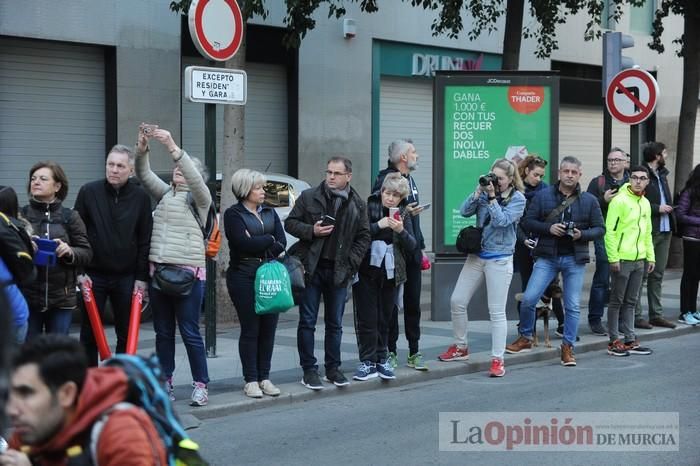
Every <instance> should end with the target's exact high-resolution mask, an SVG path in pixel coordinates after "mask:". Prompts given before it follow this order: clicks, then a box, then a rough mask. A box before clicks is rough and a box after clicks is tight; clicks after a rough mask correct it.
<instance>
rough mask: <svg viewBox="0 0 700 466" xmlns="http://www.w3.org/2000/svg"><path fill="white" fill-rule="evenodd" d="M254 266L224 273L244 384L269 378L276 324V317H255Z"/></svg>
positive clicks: (255, 267)
mask: <svg viewBox="0 0 700 466" xmlns="http://www.w3.org/2000/svg"><path fill="white" fill-rule="evenodd" d="M258 266H259V264H255V266H250V264H243V265H242V266H241V267H240V268H238V267H234V268H233V269H231V268H229V270H228V272H227V273H226V285H227V286H228V294H229V296H230V297H231V301H233V305H234V306H235V307H236V313H237V314H238V320H239V322H240V324H241V336H240V337H239V339H238V353H239V356H240V358H241V366H242V369H243V378H244V379H245V381H246V383H248V382H262V381H263V380H265V379H269V378H270V366H271V364H272V350H273V347H274V345H275V332H276V331H277V321H278V320H279V314H264V315H258V314H256V313H255V272H256V271H257V267H258Z"/></svg>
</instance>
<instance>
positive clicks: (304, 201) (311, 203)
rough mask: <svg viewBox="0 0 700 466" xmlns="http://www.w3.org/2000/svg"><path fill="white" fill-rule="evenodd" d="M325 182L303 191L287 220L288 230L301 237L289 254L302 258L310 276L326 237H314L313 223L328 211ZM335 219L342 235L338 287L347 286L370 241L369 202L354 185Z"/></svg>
mask: <svg viewBox="0 0 700 466" xmlns="http://www.w3.org/2000/svg"><path fill="white" fill-rule="evenodd" d="M325 183H326V182H325V181H322V182H321V184H319V185H318V186H316V187H315V188H310V189H307V190H306V191H304V192H302V193H301V196H299V199H298V200H297V202H296V203H295V204H294V207H293V208H292V211H291V212H290V213H289V216H288V217H287V219H286V220H285V221H284V228H285V230H286V231H287V232H288V233H289V234H290V235H292V236H295V237H297V238H299V242H297V243H296V244H294V246H292V247H291V248H290V250H289V253H290V254H293V255H295V256H297V257H299V259H300V260H301V261H302V262H303V263H304V268H305V269H306V272H307V274H308V276H310V277H312V276H313V274H314V273H315V272H316V266H317V265H318V262H319V259H320V258H321V253H322V250H323V243H324V239H323V238H317V237H315V236H314V224H315V223H316V222H317V221H319V220H321V219H322V218H323V216H324V214H326V212H328V211H329V206H328V198H327V196H326V195H325ZM336 218H337V219H338V220H337V223H336V225H335V227H336V228H337V229H339V233H340V235H339V237H338V247H337V251H336V255H335V264H334V266H333V282H334V284H335V286H337V287H341V286H343V287H344V286H347V285H348V283H349V282H350V279H351V278H352V277H353V275H355V273H356V272H357V270H358V269H359V267H360V263H361V262H362V259H363V258H364V257H365V253H366V252H367V249H368V248H369V242H370V236H369V226H368V221H367V204H365V202H364V201H363V200H362V199H361V198H360V195H359V194H357V191H355V190H354V189H353V188H352V187H351V188H350V194H349V196H348V200H347V201H345V202H343V204H342V206H341V207H340V209H339V211H338V214H337V215H336Z"/></svg>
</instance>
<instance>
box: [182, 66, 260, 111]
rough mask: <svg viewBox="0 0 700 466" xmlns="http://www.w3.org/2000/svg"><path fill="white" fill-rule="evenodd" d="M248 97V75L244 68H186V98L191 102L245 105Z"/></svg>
mask: <svg viewBox="0 0 700 466" xmlns="http://www.w3.org/2000/svg"><path fill="white" fill-rule="evenodd" d="M247 97H248V76H247V75H246V72H245V71H243V70H231V69H228V68H210V67H204V66H188V67H187V68H185V98H186V99H187V100H189V101H190V102H203V103H208V104H233V105H245V103H246V100H247Z"/></svg>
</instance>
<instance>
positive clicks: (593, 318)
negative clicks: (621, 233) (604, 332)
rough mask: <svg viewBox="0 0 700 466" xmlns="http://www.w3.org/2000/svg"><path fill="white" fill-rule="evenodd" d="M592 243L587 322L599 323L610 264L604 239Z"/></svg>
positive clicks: (605, 299) (605, 294) (608, 283)
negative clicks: (593, 263)
mask: <svg viewBox="0 0 700 466" xmlns="http://www.w3.org/2000/svg"><path fill="white" fill-rule="evenodd" d="M593 245H594V246H595V273H594V274H593V283H591V294H590V297H589V299H588V323H589V324H599V323H600V321H601V320H602V318H603V314H604V313H605V303H607V302H608V299H609V294H610V264H609V263H608V254H607V253H606V252H605V239H604V238H598V239H596V240H594V241H593Z"/></svg>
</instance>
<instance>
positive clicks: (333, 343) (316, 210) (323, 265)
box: [284, 157, 370, 390]
mask: <svg viewBox="0 0 700 466" xmlns="http://www.w3.org/2000/svg"><path fill="white" fill-rule="evenodd" d="M351 179H352V162H351V161H350V160H348V159H346V158H344V157H333V158H331V159H330V160H329V161H328V164H327V167H326V179H325V181H324V182H322V183H321V184H319V185H318V186H316V187H315V188H311V189H307V190H306V191H304V192H302V193H301V196H300V197H299V199H298V200H297V202H296V204H294V208H293V209H292V211H291V212H290V213H289V216H288V217H287V220H285V222H284V226H285V229H286V230H287V232H288V233H289V234H290V235H292V236H295V237H297V238H299V242H298V243H296V244H295V245H294V247H293V248H292V249H290V254H294V255H296V256H298V257H299V258H300V259H301V261H302V262H303V263H304V268H305V269H306V289H305V291H304V297H303V298H302V302H301V304H300V305H299V326H298V328H297V348H298V350H299V359H300V360H301V367H302V369H303V370H304V377H303V378H302V380H301V383H302V384H303V385H304V386H305V387H307V388H310V389H311V390H321V389H322V388H323V384H322V383H321V379H320V377H319V375H318V365H317V361H316V357H315V356H314V332H315V330H316V320H317V318H318V307H319V303H320V300H321V295H323V302H324V321H325V324H326V334H325V345H324V346H325V361H324V366H325V369H326V376H325V378H324V379H325V380H326V381H327V382H330V383H333V384H334V385H336V386H338V387H342V386H345V385H348V384H349V382H348V379H347V378H346V377H345V376H344V375H343V373H342V371H341V370H340V362H341V361H340V343H341V337H342V335H343V322H342V321H343V312H344V311H345V300H346V297H347V292H348V286H349V284H350V283H351V281H352V279H353V276H354V275H355V273H356V272H357V270H358V269H359V267H360V263H361V262H362V259H363V257H364V256H365V252H366V251H367V248H368V247H369V242H370V234H369V221H368V218H367V205H366V204H365V202H364V201H363V200H362V198H361V197H360V195H359V194H358V193H357V192H356V191H355V190H354V189H353V188H351V187H350V180H351Z"/></svg>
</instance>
